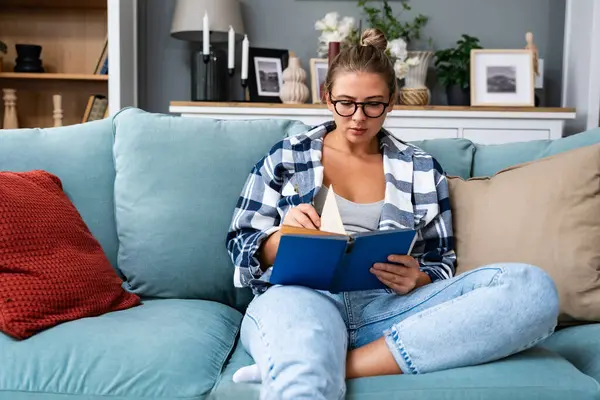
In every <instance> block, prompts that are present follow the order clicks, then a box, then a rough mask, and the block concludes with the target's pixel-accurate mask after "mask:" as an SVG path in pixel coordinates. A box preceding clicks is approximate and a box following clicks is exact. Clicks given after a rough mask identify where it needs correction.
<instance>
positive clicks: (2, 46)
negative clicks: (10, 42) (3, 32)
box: [0, 40, 8, 72]
mask: <svg viewBox="0 0 600 400" xmlns="http://www.w3.org/2000/svg"><path fill="white" fill-rule="evenodd" d="M7 51H8V48H7V47H6V43H4V42H3V41H1V40H0V72H2V71H3V69H2V66H3V65H4V58H3V57H2V54H6V52H7Z"/></svg>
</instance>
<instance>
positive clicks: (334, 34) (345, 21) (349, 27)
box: [315, 12, 356, 57]
mask: <svg viewBox="0 0 600 400" xmlns="http://www.w3.org/2000/svg"><path fill="white" fill-rule="evenodd" d="M355 23H356V21H355V19H354V18H352V17H344V18H342V19H341V20H340V15H339V14H338V13H337V12H330V13H327V14H326V15H325V17H324V18H323V19H320V20H318V21H317V22H315V29H316V30H318V31H321V35H320V36H319V47H318V48H317V53H318V54H319V56H320V57H324V56H325V55H327V53H328V49H329V43H330V42H344V41H345V40H346V39H347V38H348V36H350V35H351V34H352V33H353V32H354V31H355Z"/></svg>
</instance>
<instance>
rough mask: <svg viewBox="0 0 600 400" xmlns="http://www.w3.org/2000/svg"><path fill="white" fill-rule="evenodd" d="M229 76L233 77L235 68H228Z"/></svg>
mask: <svg viewBox="0 0 600 400" xmlns="http://www.w3.org/2000/svg"><path fill="white" fill-rule="evenodd" d="M228 72H229V76H233V75H235V68H229V71H228Z"/></svg>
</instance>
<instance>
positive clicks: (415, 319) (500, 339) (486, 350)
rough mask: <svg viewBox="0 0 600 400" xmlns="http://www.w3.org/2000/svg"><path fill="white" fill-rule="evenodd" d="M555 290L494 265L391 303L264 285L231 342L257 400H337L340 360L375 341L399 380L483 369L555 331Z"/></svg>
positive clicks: (370, 295)
mask: <svg viewBox="0 0 600 400" xmlns="http://www.w3.org/2000/svg"><path fill="white" fill-rule="evenodd" d="M558 312H559V302H558V294H557V291H556V287H555V285H554V282H553V281H552V280H551V278H550V277H549V276H548V275H547V274H546V273H545V272H544V271H543V270H541V269H539V268H537V267H533V266H530V265H525V264H494V265H488V266H485V267H481V268H478V269H476V270H472V271H470V272H466V273H463V274H461V275H459V276H456V277H454V278H452V279H448V280H442V281H437V282H434V283H432V284H429V285H426V286H423V287H421V288H419V289H417V290H414V291H412V292H411V293H409V294H407V295H404V296H400V295H397V294H394V293H392V292H390V291H388V290H385V289H383V290H373V291H363V292H348V293H340V294H331V293H329V292H320V291H315V290H312V289H308V288H303V287H298V286H274V287H272V288H270V289H268V290H267V291H266V292H265V293H263V294H261V295H259V296H257V297H256V298H255V299H254V300H253V301H252V302H251V303H250V305H249V307H248V309H247V312H246V315H245V317H244V319H243V322H242V328H241V341H242V344H243V345H244V347H245V348H246V351H247V352H248V353H249V354H250V355H251V356H252V357H253V358H254V360H255V362H256V363H257V364H258V366H259V368H260V371H261V376H262V387H261V399H312V400H318V399H340V398H343V397H344V396H345V391H346V385H345V366H346V353H347V352H348V351H349V350H351V349H354V348H357V347H360V346H363V345H365V344H367V343H370V342H372V341H374V340H377V339H379V338H381V337H382V336H384V337H385V342H386V344H387V346H388V348H389V350H390V351H391V353H392V354H393V356H394V358H395V360H396V362H397V363H398V366H399V367H400V369H401V370H402V372H403V373H405V374H423V373H429V372H434V371H440V370H444V369H449V368H457V367H464V366H470V365H477V364H482V363H486V362H491V361H494V360H498V359H501V358H504V357H507V356H509V355H511V354H514V353H517V352H520V351H523V350H525V349H527V348H530V347H532V346H534V345H536V344H537V343H539V342H541V341H542V340H544V339H545V338H547V337H548V336H550V335H551V334H552V333H553V332H554V329H555V327H556V323H557V317H558Z"/></svg>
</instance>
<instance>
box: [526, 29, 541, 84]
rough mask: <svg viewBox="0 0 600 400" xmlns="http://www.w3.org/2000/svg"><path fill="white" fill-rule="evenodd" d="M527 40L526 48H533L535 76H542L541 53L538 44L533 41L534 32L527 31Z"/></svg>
mask: <svg viewBox="0 0 600 400" xmlns="http://www.w3.org/2000/svg"><path fill="white" fill-rule="evenodd" d="M525 40H526V41H527V46H525V48H526V49H527V50H531V52H532V53H533V71H534V72H535V76H540V67H539V53H538V48H537V46H536V45H535V43H533V33H531V32H527V34H526V35H525Z"/></svg>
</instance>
